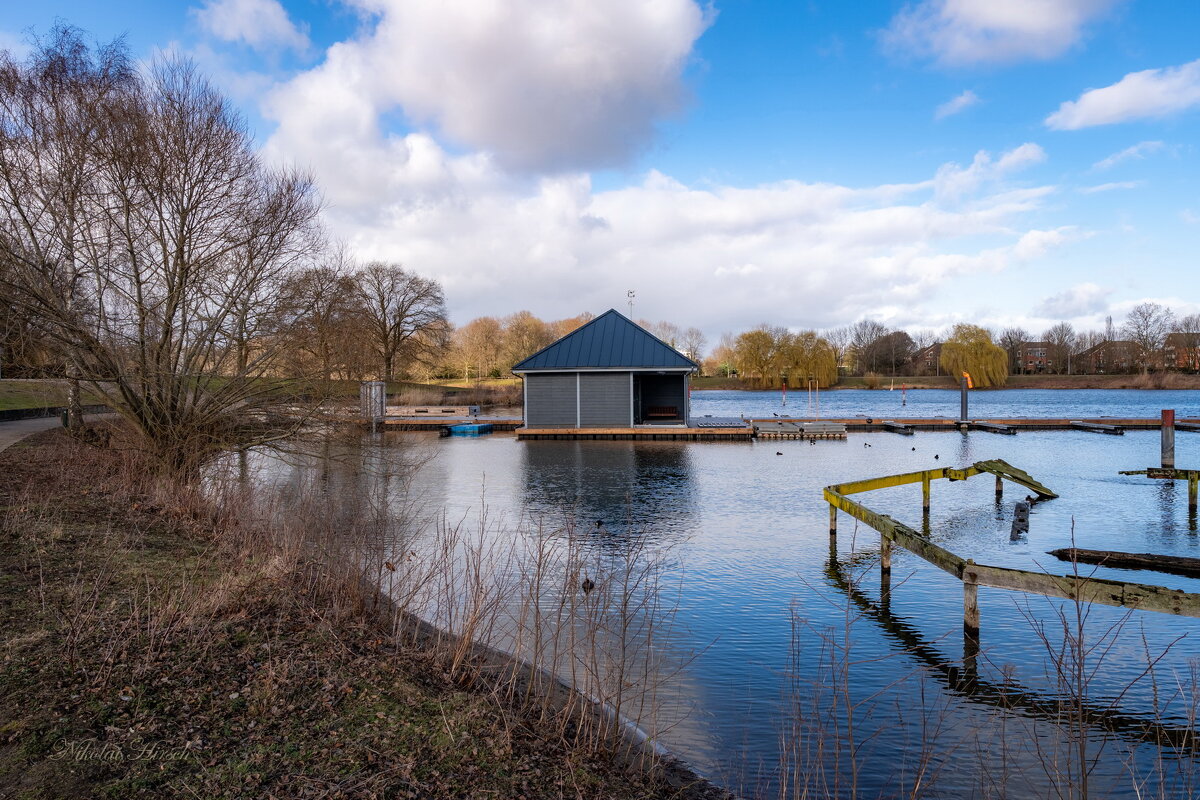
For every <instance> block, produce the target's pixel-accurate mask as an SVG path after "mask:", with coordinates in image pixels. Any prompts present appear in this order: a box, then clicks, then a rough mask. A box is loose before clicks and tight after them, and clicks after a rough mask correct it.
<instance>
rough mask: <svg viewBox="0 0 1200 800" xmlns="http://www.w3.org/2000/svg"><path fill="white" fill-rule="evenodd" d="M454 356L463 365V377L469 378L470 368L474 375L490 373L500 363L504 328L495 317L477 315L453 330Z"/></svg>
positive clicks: (477, 376)
mask: <svg viewBox="0 0 1200 800" xmlns="http://www.w3.org/2000/svg"><path fill="white" fill-rule="evenodd" d="M453 338H454V351H455V357H456V360H457V362H458V363H459V364H461V365H462V367H463V378H464V379H466V378H469V377H470V375H469V374H468V373H469V372H470V370H471V368H474V370H475V377H476V378H482V377H484V376H486V375H490V374H491V372H492V370H494V369H496V368H497V367H498V365H499V363H500V356H501V352H502V350H503V347H504V329H503V328H502V327H501V326H500V321H499V320H497V319H496V318H495V317H479V318H478V319H473V320H471V321H470V322H468V323H467V324H466V325H464V326H462V327H461V328H459V329H458V330H456V331H455V332H454V337H453Z"/></svg>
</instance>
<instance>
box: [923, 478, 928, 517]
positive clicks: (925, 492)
mask: <svg viewBox="0 0 1200 800" xmlns="http://www.w3.org/2000/svg"><path fill="white" fill-rule="evenodd" d="M921 512H922V513H923V514H924V515H925V516H927V517H928V516H929V473H928V472H926V473H925V474H923V475H922V476H921Z"/></svg>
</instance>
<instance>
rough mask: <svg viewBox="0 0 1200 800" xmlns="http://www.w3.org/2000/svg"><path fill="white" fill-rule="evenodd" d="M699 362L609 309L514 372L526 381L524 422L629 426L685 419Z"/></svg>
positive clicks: (531, 425) (548, 425)
mask: <svg viewBox="0 0 1200 800" xmlns="http://www.w3.org/2000/svg"><path fill="white" fill-rule="evenodd" d="M697 369H699V367H698V365H697V364H696V362H694V361H692V360H691V359H689V358H688V357H686V356H685V355H683V354H682V353H680V352H679V351H678V350H675V349H674V348H672V347H669V346H668V345H666V344H664V343H663V342H662V341H660V340H659V339H658V338H657V337H655V336H654V335H653V334H651V333H650V332H649V331H647V330H646V329H644V328H642V327H641V326H639V325H637V324H635V323H634V322H631V321H630V320H629V319H627V318H626V317H625V316H623V315H622V314H620V313H618V312H617V311H615V310H612V309H610V310H608V311H606V312H605V313H603V314H601V315H600V316H598V317H596V318H595V319H593V320H592V321H591V322H588V323H587V324H586V325H584V326H582V327H580V328H577V329H576V330H574V331H572V332H571V333H568V334H567V335H566V336H564V337H562V338H561V339H559V340H558V341H556V342H554V343H553V344H551V345H549V346H547V347H545V348H543V349H542V350H539V351H538V352H536V353H534V354H533V355H531V356H529V358H526V359H525V360H524V361H522V362H520V363H519V364H517V365H516V366H514V367H513V369H512V371H513V373H515V374H517V375H520V376H521V378H522V380H523V382H524V389H525V427H526V428H631V427H634V426H637V425H684V424H686V423H687V419H688V413H689V407H688V403H689V400H688V376H690V375H691V374H692V373H693V372H695V371H696V370H697Z"/></svg>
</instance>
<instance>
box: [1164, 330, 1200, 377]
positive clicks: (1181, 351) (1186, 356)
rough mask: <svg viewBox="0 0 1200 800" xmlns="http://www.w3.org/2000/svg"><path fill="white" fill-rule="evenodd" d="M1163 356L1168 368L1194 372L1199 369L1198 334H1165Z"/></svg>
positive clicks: (1199, 338) (1199, 349)
mask: <svg viewBox="0 0 1200 800" xmlns="http://www.w3.org/2000/svg"><path fill="white" fill-rule="evenodd" d="M1163 356H1164V358H1163V360H1164V362H1165V363H1166V365H1167V368H1168V369H1183V370H1188V371H1190V372H1195V371H1196V370H1198V369H1200V335H1197V334H1194V333H1169V334H1167V340H1166V344H1165V346H1164V347H1163Z"/></svg>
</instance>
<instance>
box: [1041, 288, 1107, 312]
mask: <svg viewBox="0 0 1200 800" xmlns="http://www.w3.org/2000/svg"><path fill="white" fill-rule="evenodd" d="M1111 294H1112V290H1111V289H1105V288H1103V287H1101V286H1097V285H1096V284H1094V283H1081V284H1078V285H1076V286H1072V287H1071V288H1070V289H1066V290H1064V291H1062V292H1059V293H1058V294H1055V295H1051V296H1050V297H1047V298H1045V299H1044V300H1042V301H1041V302H1040V303H1038V305H1037V307H1036V308H1035V309H1034V314H1035V315H1037V316H1039V317H1044V318H1045V319H1074V318H1076V317H1084V316H1087V315H1088V314H1097V313H1099V312H1101V311H1104V310H1106V309H1107V308H1108V298H1109V295H1111Z"/></svg>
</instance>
